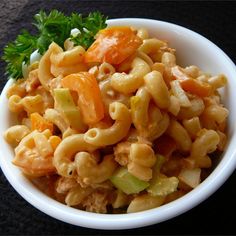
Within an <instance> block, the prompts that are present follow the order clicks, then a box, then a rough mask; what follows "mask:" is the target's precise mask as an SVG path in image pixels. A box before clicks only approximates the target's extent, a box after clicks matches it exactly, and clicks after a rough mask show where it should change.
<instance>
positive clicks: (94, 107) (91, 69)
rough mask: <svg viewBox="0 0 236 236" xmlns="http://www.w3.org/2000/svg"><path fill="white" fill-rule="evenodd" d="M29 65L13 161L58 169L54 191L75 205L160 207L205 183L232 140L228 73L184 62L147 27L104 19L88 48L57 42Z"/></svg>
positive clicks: (32, 171) (38, 171)
mask: <svg viewBox="0 0 236 236" xmlns="http://www.w3.org/2000/svg"><path fill="white" fill-rule="evenodd" d="M120 35H123V36H122V37H120ZM124 35H125V36H124ZM107 37H108V38H107ZM108 39H109V40H108ZM114 42H115V43H116V46H114V45H112V44H113V43H114ZM28 71H29V73H28V77H27V78H25V79H22V80H18V81H17V82H16V83H14V84H13V85H12V86H11V87H10V88H9V90H8V93H7V97H8V103H9V110H10V111H11V112H13V113H15V114H16V115H17V117H18V118H19V122H18V124H15V125H14V126H11V127H9V129H7V130H6V132H5V133H4V137H5V140H6V141H7V142H8V143H9V144H10V145H12V146H13V147H14V148H15V157H14V159H13V161H12V162H13V164H14V165H16V166H18V167H19V168H20V169H21V170H22V172H23V173H24V174H25V175H26V176H27V177H28V178H30V179H34V180H35V179H38V180H40V179H42V178H50V179H52V181H54V184H52V185H51V188H53V191H51V192H56V193H57V197H55V196H54V195H53V196H52V197H54V198H56V199H60V201H61V202H63V203H64V204H66V205H68V206H70V207H76V208H79V209H82V210H86V211H93V212H96V213H116V212H124V213H131V212H137V211H143V210H147V209H151V208H155V207H159V206H161V205H163V204H166V203H168V202H170V201H173V200H174V199H176V198H178V197H181V196H183V195H184V194H187V193H188V192H189V191H191V189H193V188H195V187H196V186H198V185H199V184H200V183H201V182H202V181H203V177H202V176H204V174H203V172H205V169H207V168H211V167H212V166H213V164H212V163H213V162H214V159H213V158H212V156H211V155H212V153H216V152H222V151H224V148H225V146H226V144H227V133H226V124H227V117H228V114H229V111H228V110H227V108H225V107H224V105H223V104H222V102H221V96H220V93H219V91H218V89H219V88H222V87H224V86H225V85H226V84H227V78H226V76H225V75H223V74H219V75H214V76H211V75H209V74H207V73H204V72H203V71H201V69H200V68H198V67H197V66H195V65H190V66H188V67H181V66H180V65H178V57H176V55H175V49H173V48H170V47H169V45H168V42H166V41H164V40H162V39H159V38H154V37H152V36H151V35H150V36H149V32H148V31H147V29H145V28H140V29H133V28H131V27H128V26H125V27H123V26H122V27H110V28H108V29H104V30H102V31H100V32H99V35H98V37H97V38H96V41H95V42H94V43H93V44H92V46H90V48H88V49H87V50H86V49H85V48H83V47H82V46H81V45H80V46H74V44H73V43H72V42H71V41H70V40H69V39H67V40H66V41H65V42H64V49H63V48H62V47H60V46H59V45H57V44H56V43H55V42H52V43H51V45H50V46H49V48H48V50H47V51H46V53H45V54H44V55H42V57H41V59H39V61H37V62H34V64H31V65H29V68H28ZM39 177H40V178H39ZM36 182H37V181H36ZM47 188H48V187H47V186H45V192H48V190H47ZM41 189H42V188H41Z"/></svg>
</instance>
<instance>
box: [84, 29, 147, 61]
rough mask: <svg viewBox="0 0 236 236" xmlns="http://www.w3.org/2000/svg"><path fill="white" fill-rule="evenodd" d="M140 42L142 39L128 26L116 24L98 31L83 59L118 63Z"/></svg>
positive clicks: (129, 54)
mask: <svg viewBox="0 0 236 236" xmlns="http://www.w3.org/2000/svg"><path fill="white" fill-rule="evenodd" d="M141 44H142V40H141V39H140V38H139V37H138V36H137V35H136V34H135V32H134V31H132V29H131V28H130V27H126V26H116V27H110V28H107V29H104V30H101V31H99V33H98V34H97V39H96V40H95V42H94V43H93V44H92V45H91V46H90V48H88V50H87V51H86V52H85V55H84V60H85V62H86V63H91V62H99V63H101V62H108V63H110V64H113V65H117V64H120V63H121V62H122V61H124V60H125V59H126V58H128V57H129V56H131V55H132V54H133V53H134V52H135V51H136V50H137V48H138V47H139V46H140V45H141Z"/></svg>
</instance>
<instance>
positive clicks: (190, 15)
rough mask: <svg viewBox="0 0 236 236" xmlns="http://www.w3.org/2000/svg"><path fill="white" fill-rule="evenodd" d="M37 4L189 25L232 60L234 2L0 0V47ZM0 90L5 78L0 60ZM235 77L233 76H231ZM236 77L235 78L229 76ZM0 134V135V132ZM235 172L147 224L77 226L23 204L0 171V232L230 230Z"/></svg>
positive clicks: (235, 229) (235, 50)
mask: <svg viewBox="0 0 236 236" xmlns="http://www.w3.org/2000/svg"><path fill="white" fill-rule="evenodd" d="M39 9H46V10H50V9H58V10H62V11H64V12H65V13H68V14H69V13H70V12H72V11H78V12H81V13H85V14H86V13H88V12H90V11H94V10H99V11H101V12H103V13H104V14H105V15H108V16H109V18H120V17H143V18H152V19H157V20H164V21H169V22H172V23H176V24H179V25H182V26H185V27H187V28H190V29H192V30H194V31H196V32H198V33H200V34H202V35H203V36H205V37H207V38H208V39H210V40H211V41H213V42H215V43H216V44H217V45H218V46H219V47H220V48H222V49H223V50H224V51H225V52H226V53H227V54H228V55H229V56H230V57H231V59H232V60H233V61H234V62H236V3H234V2H212V1H211V2H182V1H178V2H172V1H165V2H164V1H159V2H158V1H121V0H120V1H114V0H111V1H83V0H80V1H71V0H67V1H62V0H61V1H39V0H31V1H27V0H18V1H17V0H1V1H0V52H1V53H2V48H3V47H4V45H5V44H6V43H7V42H8V41H9V40H13V39H14V38H15V37H16V35H17V34H18V33H19V32H20V30H21V29H22V28H28V29H29V28H31V20H32V16H33V15H34V14H35V13H37V12H38V11H39ZM0 74H1V75H2V78H1V80H0V89H1V90H2V88H3V86H4V84H5V82H6V78H5V77H4V76H3V74H4V64H3V63H2V61H1V62H0ZM235 77H236V76H235ZM235 79H236V78H235ZM1 135H2V134H1ZM0 151H1V150H0ZM235 210H236V173H235V172H234V174H233V175H231V177H230V178H229V179H228V180H227V182H226V183H225V184H224V185H223V186H222V187H221V188H220V189H219V190H218V191H217V192H215V193H214V194H213V195H212V196H211V197H209V198H208V199H207V200H206V201H204V202H203V203H201V204H200V205H199V206H197V207H195V208H194V209H192V210H190V211H188V212H187V213H185V214H182V215H180V216H178V217H176V218H174V219H170V220H168V221H166V222H163V223H160V224H156V225H152V226H149V227H144V228H139V229H133V230H122V231H104V230H94V229H87V228H82V227H77V226H73V225H69V224H66V223H63V222H60V221H58V220H56V219H53V218H51V217H50V216H47V215H45V214H44V213H42V212H40V211H39V210H37V209H35V208H34V207H32V206H31V205H30V204H29V203H27V202H26V201H25V200H24V199H23V198H22V197H21V196H20V195H19V194H18V193H17V192H16V191H15V190H14V189H13V188H12V187H11V185H10V184H9V183H8V181H7V180H6V178H5V176H4V175H3V173H2V171H1V170H0V235H19V234H21V235H32V234H37V235H58V234H59V235H74V234H77V235H81V234H83V235H87V234H94V235H105V234H129V235H132V234H135V235H142V234H145V235H154V234H161V235H166V234H167V235H170V234H175V235H183V234H214V235H216V234H225V235H226V234H227V235H229V234H236V217H235V215H234V212H235Z"/></svg>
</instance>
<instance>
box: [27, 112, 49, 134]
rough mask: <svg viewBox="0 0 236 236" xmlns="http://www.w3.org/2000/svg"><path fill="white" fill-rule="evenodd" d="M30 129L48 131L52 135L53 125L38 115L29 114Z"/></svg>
mask: <svg viewBox="0 0 236 236" xmlns="http://www.w3.org/2000/svg"><path fill="white" fill-rule="evenodd" d="M30 121H31V129H32V130H38V131H40V132H43V131H44V130H46V129H49V130H50V131H51V133H53V123H52V122H50V121H48V120H46V119H45V118H44V117H42V116H41V115H40V114H39V113H37V112H35V113H32V114H30Z"/></svg>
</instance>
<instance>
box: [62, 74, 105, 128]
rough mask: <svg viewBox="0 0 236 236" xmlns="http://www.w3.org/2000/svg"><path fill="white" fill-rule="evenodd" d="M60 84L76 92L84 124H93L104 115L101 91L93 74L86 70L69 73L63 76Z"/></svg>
mask: <svg viewBox="0 0 236 236" xmlns="http://www.w3.org/2000/svg"><path fill="white" fill-rule="evenodd" d="M61 84H62V86H63V87H64V88H69V89H70V90H72V91H76V92H77V93H78V96H79V99H78V105H79V107H80V109H81V112H82V115H83V119H84V122H85V123H86V124H95V123H97V122H98V121H100V120H101V119H102V118H103V117H104V105H103V102H102V97H101V92H100V89H99V87H98V83H97V81H96V78H95V77H94V75H92V74H90V73H88V72H79V73H76V74H71V75H68V76H66V77H64V78H63V79H62V81H61Z"/></svg>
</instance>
